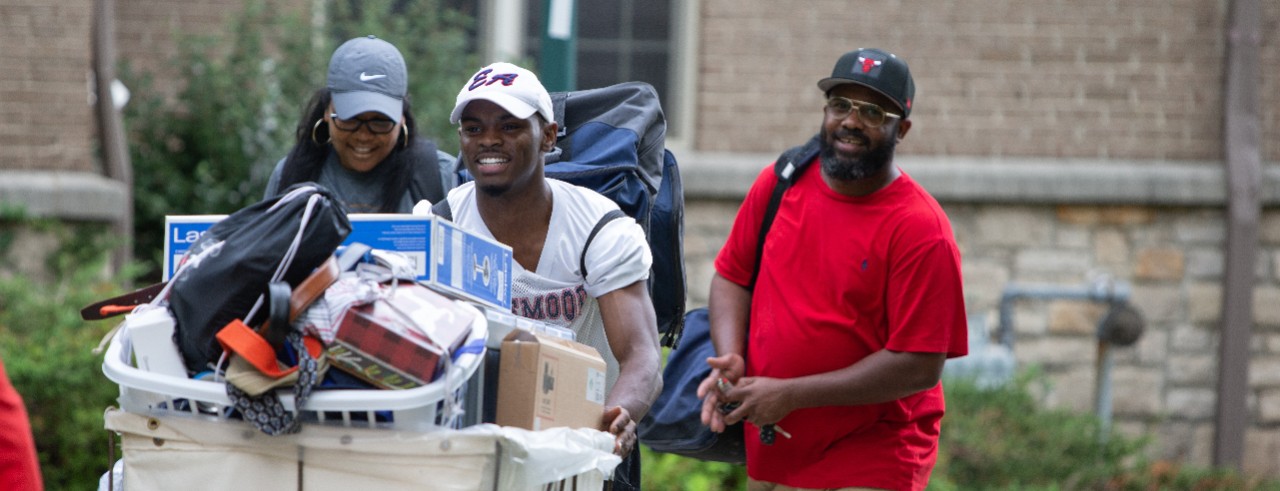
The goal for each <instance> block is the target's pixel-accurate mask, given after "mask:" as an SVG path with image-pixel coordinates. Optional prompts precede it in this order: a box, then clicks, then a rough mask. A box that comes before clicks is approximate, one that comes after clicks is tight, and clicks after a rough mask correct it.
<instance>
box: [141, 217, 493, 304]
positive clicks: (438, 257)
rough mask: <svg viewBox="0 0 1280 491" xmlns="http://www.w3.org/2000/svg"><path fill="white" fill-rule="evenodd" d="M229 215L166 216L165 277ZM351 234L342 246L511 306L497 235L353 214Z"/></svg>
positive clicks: (454, 292)
mask: <svg viewBox="0 0 1280 491" xmlns="http://www.w3.org/2000/svg"><path fill="white" fill-rule="evenodd" d="M223 218H226V215H170V216H166V217H165V219H164V223H165V226H164V228H165V233H164V238H165V240H164V269H163V271H162V272H163V279H164V280H168V279H169V278H171V277H172V276H173V274H174V273H175V272H177V270H178V266H180V265H181V263H182V258H183V256H184V255H185V254H186V253H187V251H188V250H190V249H191V246H192V245H193V244H195V242H196V241H197V240H199V239H200V237H201V236H202V235H204V233H205V232H207V231H208V230H209V228H210V227H212V226H213V224H215V223H217V222H218V221H219V220H222V219H223ZM348 218H349V219H350V220H351V233H350V234H349V235H347V238H346V240H344V241H343V242H342V245H350V244H353V243H357V242H358V243H361V244H364V245H367V246H369V247H372V248H374V249H380V250H387V251H393V252H397V253H400V254H403V255H405V256H407V257H409V258H410V259H411V260H413V262H414V273H415V275H416V276H415V278H416V279H417V280H418V281H419V282H421V283H423V284H425V285H427V286H430V287H432V288H434V289H436V290H438V291H440V292H442V293H445V294H448V295H451V296H455V297H459V298H463V299H466V300H469V301H471V302H475V303H479V304H482V305H489V306H492V307H495V308H498V309H501V310H505V311H508V312H509V311H510V310H511V267H512V264H513V261H514V256H513V255H512V252H511V248H510V247H507V246H506V245H505V244H503V243H501V242H498V241H496V240H493V239H490V238H487V237H481V236H479V235H476V234H474V233H471V232H468V231H466V230H463V229H461V228H458V227H457V226H456V225H454V224H453V223H452V222H450V221H448V220H444V219H439V218H433V217H428V216H425V215H410V214H386V213H352V214H350V215H348Z"/></svg>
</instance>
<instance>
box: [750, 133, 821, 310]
mask: <svg viewBox="0 0 1280 491" xmlns="http://www.w3.org/2000/svg"><path fill="white" fill-rule="evenodd" d="M821 138H822V135H813V137H812V138H810V139H809V141H807V142H805V143H804V144H803V145H800V146H798V147H791V148H789V149H787V151H785V152H782V155H779V156H778V160H777V161H775V162H774V163H773V172H774V174H776V175H777V176H778V184H777V185H776V186H774V187H773V194H772V195H771V196H770V197H769V207H768V208H765V211H764V219H763V220H761V222H760V239H759V240H757V241H756V267H755V268H754V269H752V270H751V283H750V285H749V286H750V287H751V288H754V287H755V285H756V278H757V277H758V276H760V261H761V259H763V257H764V240H765V236H767V235H769V229H770V228H771V227H773V218H774V217H775V216H777V214H778V206H779V205H780V204H781V203H782V195H783V194H786V192H787V189H790V188H791V184H792V183H794V182H795V177H796V176H799V175H800V172H801V171H803V170H804V168H805V166H808V165H809V163H810V162H812V161H813V158H814V157H817V156H818V152H819V151H820V150H821V149H822V140H821Z"/></svg>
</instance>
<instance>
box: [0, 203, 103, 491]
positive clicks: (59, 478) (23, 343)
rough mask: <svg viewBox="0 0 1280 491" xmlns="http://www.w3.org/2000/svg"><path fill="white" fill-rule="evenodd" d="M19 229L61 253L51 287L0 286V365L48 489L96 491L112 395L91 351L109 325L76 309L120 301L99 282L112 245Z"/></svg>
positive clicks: (61, 232) (55, 228)
mask: <svg viewBox="0 0 1280 491" xmlns="http://www.w3.org/2000/svg"><path fill="white" fill-rule="evenodd" d="M11 218H12V217H6V223H5V225H6V226H8V225H10V224H12V223H13V222H12V221H10V220H9V219H11ZM19 226H20V227H29V228H31V229H34V230H37V231H39V232H41V233H48V234H51V235H53V236H54V237H55V238H56V239H57V240H58V242H59V243H61V244H63V246H62V247H61V248H60V249H58V250H56V251H53V252H51V253H50V254H49V255H48V257H47V261H46V262H47V267H48V268H49V271H50V272H51V273H52V275H51V276H52V277H53V278H57V279H56V280H55V281H53V282H48V283H46V282H38V281H33V280H31V279H29V278H27V277H25V276H21V275H15V276H9V277H5V278H3V279H0V359H3V360H4V364H5V369H6V370H7V372H8V375H9V378H10V379H11V380H12V382H13V385H14V387H15V388H17V390H18V392H19V394H21V395H22V398H23V401H24V403H25V405H26V408H27V412H28V415H29V416H30V418H31V429H32V433H33V434H34V436H35V442H36V450H37V453H38V454H39V459H40V466H41V470H42V474H43V476H44V483H45V487H46V488H47V489H96V487H97V482H98V476H100V475H101V474H102V472H104V471H105V470H106V469H107V467H108V465H109V459H108V442H109V439H108V433H107V431H106V430H104V429H103V426H102V412H103V410H104V409H106V407H107V406H109V405H112V404H114V401H115V397H116V392H117V390H116V386H115V385H114V384H111V383H110V382H108V381H107V380H106V379H105V378H104V377H103V376H102V372H101V369H100V366H101V363H102V362H101V359H102V358H101V356H100V355H96V354H94V353H93V351H92V350H93V348H94V347H95V346H96V345H97V344H98V341H99V340H100V339H101V338H102V337H103V335H104V334H105V333H106V332H107V331H108V330H109V329H110V328H111V324H109V323H107V322H97V323H90V322H85V321H83V320H81V319H80V308H81V307H82V306H85V305H88V304H90V303H93V302H95V301H98V300H101V299H102V298H108V297H111V296H113V295H116V294H118V293H119V291H120V290H119V287H117V286H115V282H113V281H109V279H107V278H104V277H103V274H102V272H103V271H104V265H105V263H106V260H107V257H106V254H105V253H104V252H103V251H109V250H110V248H111V247H113V246H115V245H117V244H114V243H112V242H113V241H109V240H107V239H106V233H105V230H104V229H102V228H101V227H92V226H78V227H74V228H73V227H70V226H64V225H60V224H56V223H52V222H48V221H27V220H24V221H22V222H21V223H20V224H19ZM73 234H74V235H73Z"/></svg>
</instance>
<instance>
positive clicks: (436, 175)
mask: <svg viewBox="0 0 1280 491" xmlns="http://www.w3.org/2000/svg"><path fill="white" fill-rule="evenodd" d="M414 141H415V143H414V145H413V148H412V149H410V151H411V152H413V154H414V155H412V158H411V159H410V162H411V163H412V165H413V177H412V179H411V180H410V181H409V199H410V200H412V201H413V202H414V203H417V202H418V201H421V200H424V199H425V200H429V201H435V200H438V199H443V193H444V185H443V183H441V182H440V179H441V178H440V156H439V155H436V144H435V142H433V141H431V140H429V139H426V138H417V139H415V140H414Z"/></svg>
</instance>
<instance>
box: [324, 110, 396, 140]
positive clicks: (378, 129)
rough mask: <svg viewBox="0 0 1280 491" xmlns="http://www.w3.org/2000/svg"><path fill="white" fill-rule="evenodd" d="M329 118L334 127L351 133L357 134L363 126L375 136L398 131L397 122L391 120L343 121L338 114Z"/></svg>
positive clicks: (333, 114)
mask: <svg viewBox="0 0 1280 491" xmlns="http://www.w3.org/2000/svg"><path fill="white" fill-rule="evenodd" d="M329 118H330V119H332V120H333V125H334V126H337V127H338V129H340V130H342V131H350V132H352V133H355V132H356V131H359V130H360V127H361V126H367V127H368V128H369V132H370V133H373V134H375V135H382V134H386V133H390V132H391V130H394V129H396V122H395V121H392V120H390V119H382V118H376V119H342V118H339V117H338V114H337V113H332V114H330V115H329Z"/></svg>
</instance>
